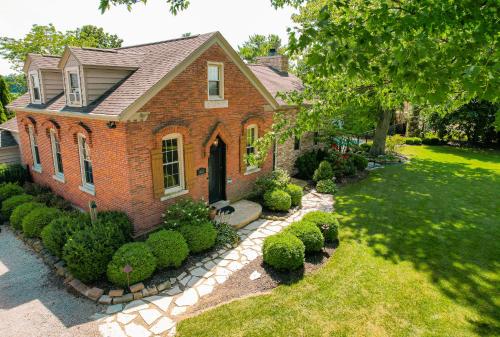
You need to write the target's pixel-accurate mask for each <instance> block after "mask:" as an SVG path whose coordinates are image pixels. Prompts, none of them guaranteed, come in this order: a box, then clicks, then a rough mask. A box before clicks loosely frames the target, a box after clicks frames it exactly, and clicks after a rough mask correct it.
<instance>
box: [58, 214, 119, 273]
mask: <svg viewBox="0 0 500 337" xmlns="http://www.w3.org/2000/svg"><path fill="white" fill-rule="evenodd" d="M125 242H126V239H125V237H124V236H123V233H122V231H121V230H120V229H119V228H118V227H117V226H116V225H114V224H112V223H109V222H103V221H97V222H96V223H95V224H93V225H91V226H89V227H88V228H85V229H82V230H79V231H77V232H75V233H74V234H73V235H71V236H70V237H69V238H68V239H67V241H66V244H65V245H64V248H63V260H64V261H66V265H67V266H68V270H69V271H70V272H71V274H72V275H73V276H75V277H76V278H78V279H79V280H81V281H83V282H91V281H95V280H97V279H99V278H100V277H102V276H103V275H104V274H106V267H107V265H108V263H109V261H111V258H112V257H113V254H114V253H115V251H116V250H117V249H118V248H119V247H121V246H122V245H123V244H124V243H125Z"/></svg>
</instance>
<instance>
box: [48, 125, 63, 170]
mask: <svg viewBox="0 0 500 337" xmlns="http://www.w3.org/2000/svg"><path fill="white" fill-rule="evenodd" d="M50 144H51V146H52V160H53V162H54V176H55V177H57V178H59V179H64V169H63V163H62V154H61V144H60V143H59V139H57V132H56V130H54V129H51V130H50Z"/></svg>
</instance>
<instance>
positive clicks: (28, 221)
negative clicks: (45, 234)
mask: <svg viewBox="0 0 500 337" xmlns="http://www.w3.org/2000/svg"><path fill="white" fill-rule="evenodd" d="M61 215H62V212H61V211H60V210H58V209H57V208H50V207H38V208H35V209H33V210H32V211H31V212H30V213H29V214H28V215H26V216H25V217H24V219H23V221H22V227H23V234H24V235H25V236H26V237H39V236H40V233H41V232H42V229H43V228H44V227H45V226H47V225H48V224H49V223H50V222H51V221H52V220H54V219H56V218H58V217H60V216H61Z"/></svg>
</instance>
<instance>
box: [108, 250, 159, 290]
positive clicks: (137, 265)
mask: <svg viewBox="0 0 500 337" xmlns="http://www.w3.org/2000/svg"><path fill="white" fill-rule="evenodd" d="M127 265H128V266H130V267H132V268H131V270H132V271H131V272H130V273H129V274H128V276H127V273H125V271H124V268H125V266H127ZM155 269H156V258H155V256H154V255H153V253H152V252H151V250H150V249H149V247H148V245H147V244H145V243H144V242H131V243H127V244H124V245H123V246H121V247H120V248H119V249H118V250H117V251H116V253H115V254H114V255H113V258H112V260H111V262H109V264H108V267H107V276H108V280H109V281H111V282H112V283H114V284H116V285H117V286H120V287H126V286H128V285H132V284H134V283H137V282H141V281H144V280H145V279H148V278H149V277H151V275H152V274H153V273H154V271H155Z"/></svg>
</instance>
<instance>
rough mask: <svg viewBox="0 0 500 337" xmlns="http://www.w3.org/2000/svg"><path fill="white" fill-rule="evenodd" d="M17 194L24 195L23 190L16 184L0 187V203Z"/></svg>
mask: <svg viewBox="0 0 500 337" xmlns="http://www.w3.org/2000/svg"><path fill="white" fill-rule="evenodd" d="M19 194H24V190H23V188H22V187H21V186H19V185H18V184H15V183H6V184H1V185H0V202H3V201H4V200H6V199H9V198H10V197H13V196H15V195H19Z"/></svg>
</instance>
